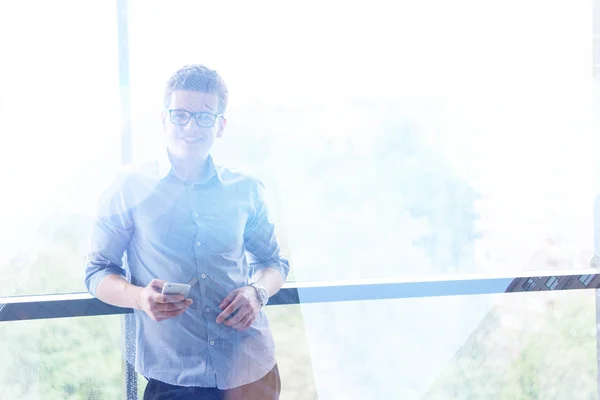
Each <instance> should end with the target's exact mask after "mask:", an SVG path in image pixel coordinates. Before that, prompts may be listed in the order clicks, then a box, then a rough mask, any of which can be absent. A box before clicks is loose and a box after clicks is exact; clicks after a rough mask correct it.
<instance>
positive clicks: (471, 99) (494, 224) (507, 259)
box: [130, 0, 598, 280]
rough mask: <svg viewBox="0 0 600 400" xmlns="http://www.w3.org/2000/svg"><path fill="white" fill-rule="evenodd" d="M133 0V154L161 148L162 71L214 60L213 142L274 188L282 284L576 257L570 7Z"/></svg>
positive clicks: (580, 47) (579, 191) (585, 133)
mask: <svg viewBox="0 0 600 400" xmlns="http://www.w3.org/2000/svg"><path fill="white" fill-rule="evenodd" d="M150 4H152V3H148V2H146V1H133V2H132V8H131V14H132V17H131V21H130V22H131V25H130V32H131V41H130V44H131V59H132V62H131V68H132V69H131V74H132V102H133V104H132V108H133V120H134V137H135V143H134V147H135V149H136V157H139V158H145V157H147V156H153V155H155V154H157V153H158V152H160V151H163V150H162V148H163V147H164V144H163V142H162V133H161V127H160V123H159V115H160V107H161V100H162V90H163V87H164V83H165V81H166V79H167V77H168V76H169V75H170V74H171V73H172V72H173V71H175V70H176V69H177V68H179V67H180V66H182V65H183V64H189V63H198V62H201V63H206V64H207V65H209V66H211V67H213V68H215V69H217V70H218V71H219V72H220V73H221V74H222V75H223V77H224V79H225V80H226V82H227V83H228V85H229V89H230V90H229V92H230V101H231V105H230V108H229V111H228V125H227V129H226V132H225V135H224V137H223V138H222V140H220V142H219V143H218V144H217V146H216V147H215V149H214V151H213V153H214V155H215V156H216V158H217V160H218V161H220V162H222V163H223V164H226V165H232V166H234V167H241V168H242V169H245V170H249V171H250V172H253V173H255V174H257V175H258V176H260V177H261V178H263V180H265V183H266V184H267V187H268V188H269V189H270V190H271V191H272V192H273V199H274V203H275V204H276V206H275V209H276V213H275V214H276V215H275V218H276V220H277V221H278V222H279V225H280V232H281V236H282V237H283V241H284V244H285V245H286V246H288V245H289V248H290V249H291V248H293V252H292V253H291V254H290V257H291V259H292V261H293V270H294V272H293V274H294V275H293V279H298V280H320V279H324V280H327V279H351V278H377V277H379V278H381V277H398V276H409V275H412V276H414V275H429V274H456V273H473V272H479V273H498V272H503V273H504V272H507V271H510V270H523V269H550V268H563V269H564V268H586V267H588V264H589V261H590V258H591V257H592V254H593V250H594V247H593V229H594V227H593V220H594V216H593V211H594V210H593V198H594V196H595V194H596V191H597V189H596V186H597V185H596V184H595V178H594V177H595V171H596V168H595V167H596V165H595V158H597V157H596V156H595V151H594V149H596V148H598V146H597V145H596V142H595V140H596V139H595V138H594V135H593V124H592V113H591V109H592V108H591V107H590V106H591V103H590V100H591V96H589V92H590V89H591V87H592V86H591V71H592V68H591V66H592V43H593V42H592V24H591V21H592V15H591V12H592V9H591V7H589V4H588V3H587V2H584V1H575V2H573V1H570V0H560V1H555V2H552V4H547V2H544V1H542V0H528V1H525V2H523V1H508V2H502V3H501V4H491V3H482V2H478V1H475V0H460V1H458V2H451V3H449V2H446V1H442V0H428V1H418V2H417V1H402V2H394V3H393V4H392V3H390V2H389V1H383V0H381V1H374V2H369V6H368V7H365V6H364V4H359V3H356V4H355V3H352V4H350V3H348V4H344V5H343V6H338V5H333V4H329V5H326V4H323V3H322V2H303V3H302V4H301V5H300V4H298V5H297V6H290V5H289V4H285V5H283V3H281V2H273V1H271V2H259V3H248V5H236V7H239V8H238V9H237V10H236V13H230V12H227V9H226V8H227V7H228V6H226V5H225V3H219V2H215V3H211V4H204V3H202V4H200V3H198V2H195V1H180V2H177V6H176V7H175V6H174V7H168V8H164V7H153V6H151V5H150ZM182 10H186V12H182ZM200 14H202V15H228V19H227V24H226V27H223V25H222V24H223V21H222V20H221V19H220V18H214V19H213V18H206V19H203V23H202V24H198V23H197V15H200ZM273 16H276V17H273ZM357 26H360V27H362V29H356V27H357ZM507 26H510V27H511V29H510V30H509V31H507V30H506V27H507ZM217 32H218V33H217ZM165 49H168V52H167V53H168V57H165ZM574 177H575V178H574Z"/></svg>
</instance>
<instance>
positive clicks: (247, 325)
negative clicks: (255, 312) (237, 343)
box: [244, 316, 256, 329]
mask: <svg viewBox="0 0 600 400" xmlns="http://www.w3.org/2000/svg"><path fill="white" fill-rule="evenodd" d="M255 319H256V316H254V317H251V318H250V319H249V320H248V322H246V325H245V326H244V329H248V328H250V327H251V326H252V324H253V323H254V320H255Z"/></svg>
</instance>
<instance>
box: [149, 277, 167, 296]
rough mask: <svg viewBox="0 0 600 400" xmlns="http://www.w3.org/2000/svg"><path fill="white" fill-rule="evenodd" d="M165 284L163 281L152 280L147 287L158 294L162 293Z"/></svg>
mask: <svg viewBox="0 0 600 400" xmlns="http://www.w3.org/2000/svg"><path fill="white" fill-rule="evenodd" d="M165 283H167V282H166V281H163V280H162V279H152V281H150V283H149V284H148V287H151V288H152V289H155V290H157V291H158V292H159V293H160V292H162V289H163V286H165Z"/></svg>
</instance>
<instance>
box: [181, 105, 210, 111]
mask: <svg viewBox="0 0 600 400" xmlns="http://www.w3.org/2000/svg"><path fill="white" fill-rule="evenodd" d="M204 106H205V107H206V108H208V109H209V110H210V111H215V110H213V108H212V107H211V106H209V105H208V104H204ZM172 110H173V111H187V112H191V111H189V110H186V109H184V108H173V109H172ZM200 112H202V111H200Z"/></svg>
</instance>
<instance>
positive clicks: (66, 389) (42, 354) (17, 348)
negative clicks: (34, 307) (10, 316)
mask: <svg viewBox="0 0 600 400" xmlns="http://www.w3.org/2000/svg"><path fill="white" fill-rule="evenodd" d="M120 318H121V317H120V316H106V317H85V318H69V319H55V320H38V321H35V320H34V321H17V322H5V323H0V354H2V357H0V398H1V399H66V398H77V399H121V398H122V383H123V379H124V377H123V375H122V372H121V364H122V361H121V359H122V358H121V345H120V338H121V323H120Z"/></svg>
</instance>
